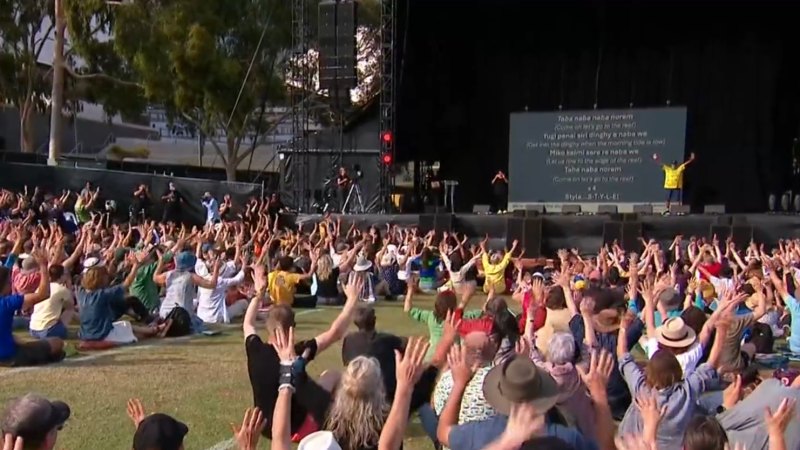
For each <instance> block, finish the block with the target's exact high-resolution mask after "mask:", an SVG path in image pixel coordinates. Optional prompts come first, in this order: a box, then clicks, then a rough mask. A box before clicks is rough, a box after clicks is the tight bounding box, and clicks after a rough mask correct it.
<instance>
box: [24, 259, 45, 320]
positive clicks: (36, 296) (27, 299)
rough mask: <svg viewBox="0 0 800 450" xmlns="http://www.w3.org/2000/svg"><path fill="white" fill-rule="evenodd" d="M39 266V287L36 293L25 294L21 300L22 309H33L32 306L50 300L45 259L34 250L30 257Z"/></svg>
mask: <svg viewBox="0 0 800 450" xmlns="http://www.w3.org/2000/svg"><path fill="white" fill-rule="evenodd" d="M31 256H33V257H34V259H36V263H37V264H38V265H39V287H37V288H36V292H33V293H31V294H25V296H24V297H23V298H22V309H30V308H33V306H34V305H36V304H38V303H41V302H43V301H45V300H47V299H48V298H50V272H48V270H47V258H46V257H45V256H44V253H43V252H42V251H41V250H34V252H33V254H32V255H31Z"/></svg>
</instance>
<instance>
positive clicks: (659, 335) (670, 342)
mask: <svg viewBox="0 0 800 450" xmlns="http://www.w3.org/2000/svg"><path fill="white" fill-rule="evenodd" d="M656 339H657V340H658V343H659V344H661V345H663V346H665V347H670V348H683V347H688V346H690V345H692V344H694V342H695V341H696V340H697V334H696V333H695V332H694V330H693V329H692V328H691V327H689V326H688V325H686V322H684V321H683V319H681V318H680V317H672V318H670V319H667V320H666V321H665V322H664V323H663V324H662V325H661V326H660V327H658V328H656Z"/></svg>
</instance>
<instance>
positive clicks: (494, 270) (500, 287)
mask: <svg viewBox="0 0 800 450" xmlns="http://www.w3.org/2000/svg"><path fill="white" fill-rule="evenodd" d="M510 261H511V253H506V254H505V256H503V259H502V260H500V262H499V263H497V264H492V263H491V262H489V255H487V254H486V253H484V254H483V259H482V260H481V265H482V266H483V275H484V277H485V278H486V281H484V283H483V292H486V293H489V288H490V287H494V293H495V294H498V295H500V294H504V293H505V292H506V266H508V263H509V262H510Z"/></svg>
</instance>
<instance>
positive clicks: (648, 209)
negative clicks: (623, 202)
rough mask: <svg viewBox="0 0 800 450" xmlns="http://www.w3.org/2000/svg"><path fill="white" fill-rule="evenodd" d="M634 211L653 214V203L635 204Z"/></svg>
mask: <svg viewBox="0 0 800 450" xmlns="http://www.w3.org/2000/svg"><path fill="white" fill-rule="evenodd" d="M633 212H635V213H638V214H653V205H633Z"/></svg>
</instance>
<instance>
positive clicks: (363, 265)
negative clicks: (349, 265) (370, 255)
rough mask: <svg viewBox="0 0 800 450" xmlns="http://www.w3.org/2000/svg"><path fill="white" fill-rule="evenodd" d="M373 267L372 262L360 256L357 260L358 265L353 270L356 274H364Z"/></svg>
mask: <svg viewBox="0 0 800 450" xmlns="http://www.w3.org/2000/svg"><path fill="white" fill-rule="evenodd" d="M370 267H372V261H370V260H368V259H367V257H366V256H364V255H358V259H356V264H355V265H354V266H353V270H355V271H356V272H363V271H365V270H369V268H370Z"/></svg>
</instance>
